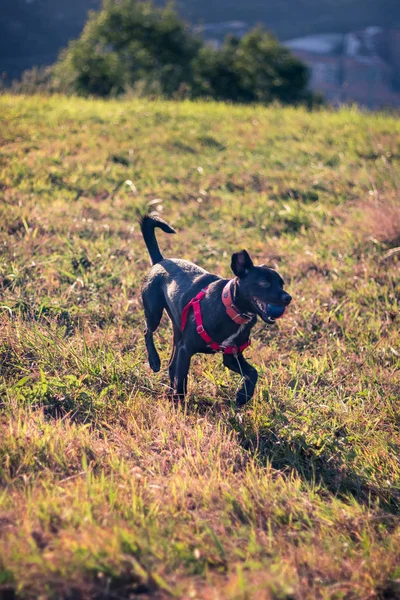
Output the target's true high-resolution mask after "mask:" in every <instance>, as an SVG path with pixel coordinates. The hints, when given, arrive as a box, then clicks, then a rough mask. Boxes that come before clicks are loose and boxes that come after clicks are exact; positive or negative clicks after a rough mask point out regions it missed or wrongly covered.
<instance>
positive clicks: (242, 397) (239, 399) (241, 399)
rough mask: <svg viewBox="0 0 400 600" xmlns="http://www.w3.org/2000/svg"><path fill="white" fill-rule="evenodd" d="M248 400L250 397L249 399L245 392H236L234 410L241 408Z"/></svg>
mask: <svg viewBox="0 0 400 600" xmlns="http://www.w3.org/2000/svg"><path fill="white" fill-rule="evenodd" d="M250 398H251V396H250V397H249V396H248V395H247V394H246V392H238V393H237V394H236V408H242V406H244V405H245V404H247V402H248V401H249V400H250Z"/></svg>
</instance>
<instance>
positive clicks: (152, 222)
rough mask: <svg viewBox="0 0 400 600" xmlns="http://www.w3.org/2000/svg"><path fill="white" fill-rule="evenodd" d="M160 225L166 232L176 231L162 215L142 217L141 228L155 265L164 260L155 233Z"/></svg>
mask: <svg viewBox="0 0 400 600" xmlns="http://www.w3.org/2000/svg"><path fill="white" fill-rule="evenodd" d="M156 227H159V228H160V229H162V230H163V231H165V233H176V231H175V230H174V229H172V227H170V226H169V225H168V223H166V222H165V221H164V220H163V219H161V217H158V216H152V217H151V216H150V215H146V216H145V217H142V218H141V219H140V229H141V231H142V235H143V239H144V242H145V244H146V246H147V250H148V251H149V254H150V258H151V262H152V264H153V265H156V264H157V263H159V262H161V261H162V260H163V258H164V257H163V255H162V254H161V252H160V248H159V247H158V243H157V240H156V236H155V233H154V229H155V228H156Z"/></svg>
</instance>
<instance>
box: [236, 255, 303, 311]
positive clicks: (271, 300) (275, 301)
mask: <svg viewBox="0 0 400 600" xmlns="http://www.w3.org/2000/svg"><path fill="white" fill-rule="evenodd" d="M231 268H232V271H233V272H234V274H235V275H236V277H237V278H238V284H237V299H238V300H239V301H240V304H241V305H242V306H244V307H245V310H246V311H247V312H252V313H255V314H257V315H259V316H260V317H261V318H262V320H263V321H265V322H266V323H270V322H271V321H273V319H271V317H270V315H269V314H268V311H267V307H268V304H272V305H275V306H281V307H286V306H288V305H289V304H290V302H291V301H292V297H291V296H290V295H289V294H288V293H287V292H285V290H284V289H283V286H284V281H283V279H282V277H281V276H280V275H279V273H277V272H276V271H275V270H274V269H271V268H269V267H267V266H265V265H261V266H259V267H255V266H254V264H253V261H252V260H251V258H250V256H249V254H248V252H246V250H242V251H241V252H235V253H234V254H232V262H231Z"/></svg>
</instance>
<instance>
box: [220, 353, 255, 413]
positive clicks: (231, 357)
mask: <svg viewBox="0 0 400 600" xmlns="http://www.w3.org/2000/svg"><path fill="white" fill-rule="evenodd" d="M224 365H225V367H227V368H228V369H230V370H231V371H233V372H234V373H239V375H242V377H244V381H243V385H242V387H241V388H240V390H239V391H238V393H237V394H236V406H237V407H238V408H239V407H240V406H243V405H244V404H246V402H248V401H249V400H250V399H251V398H252V397H253V394H254V388H255V387H256V383H257V379H258V373H257V371H256V369H255V368H254V367H253V366H252V365H251V364H249V363H248V362H247V360H246V359H245V358H244V356H243V354H236V355H235V354H224Z"/></svg>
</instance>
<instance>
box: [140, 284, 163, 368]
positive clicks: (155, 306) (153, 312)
mask: <svg viewBox="0 0 400 600" xmlns="http://www.w3.org/2000/svg"><path fill="white" fill-rule="evenodd" d="M142 299H143V306H144V314H145V318H146V329H145V332H144V339H145V342H146V349H147V355H148V358H149V365H150V367H151V368H152V370H153V371H154V372H155V373H157V372H158V371H159V370H160V367H161V362H160V357H159V355H158V352H157V349H156V347H155V345H154V338H153V333H154V332H155V330H156V329H157V327H158V326H159V324H160V321H161V317H162V314H163V310H164V296H163V294H162V293H160V290H159V289H157V288H156V286H155V282H154V283H153V284H151V285H150V286H149V287H147V288H146V289H144V290H143V292H142Z"/></svg>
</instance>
